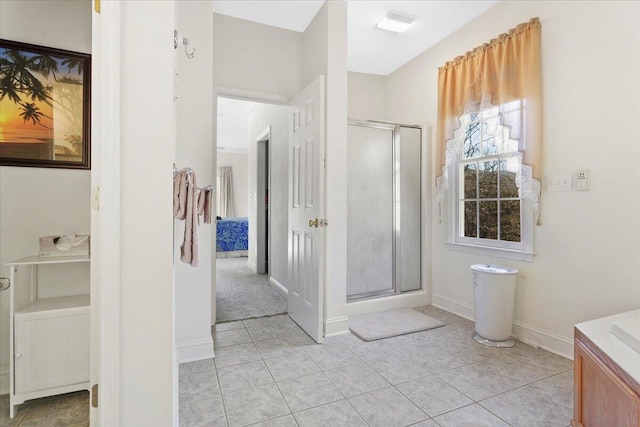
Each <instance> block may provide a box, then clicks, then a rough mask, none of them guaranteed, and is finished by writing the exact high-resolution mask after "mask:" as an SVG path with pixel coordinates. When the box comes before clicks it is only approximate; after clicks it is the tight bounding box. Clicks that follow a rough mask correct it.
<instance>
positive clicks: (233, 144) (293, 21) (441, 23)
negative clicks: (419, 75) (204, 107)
mask: <svg viewBox="0 0 640 427" xmlns="http://www.w3.org/2000/svg"><path fill="white" fill-rule="evenodd" d="M212 1H213V11H214V12H216V13H220V14H223V15H229V16H233V17H236V18H240V19H245V20H248V21H253V22H259V23H261V24H266V25H271V26H275V27H280V28H284V29H287V30H291V31H297V32H304V30H305V29H306V28H307V26H308V25H309V23H310V22H311V21H312V20H313V17H314V16H315V15H316V13H317V12H318V10H319V9H320V7H322V5H323V3H324V0H242V1H240V0H212ZM498 1H500V0H473V1H470V0H414V1H405V0H397V1H393V0H391V1H383V0H380V1H366V0H348V1H347V7H348V68H349V71H356V72H360V73H370V74H379V75H384V76H386V75H388V74H390V73H392V72H393V71H395V70H397V69H398V68H399V67H401V66H402V65H404V64H406V63H407V62H409V61H410V60H412V59H413V58H415V57H416V56H418V55H419V54H420V53H422V52H424V51H425V50H427V49H428V48H430V47H431V46H433V45H434V44H436V43H438V42H439V41H440V40H442V39H444V38H445V37H447V36H448V35H449V34H451V33H453V32H454V31H456V30H457V29H458V28H460V27H462V26H463V25H464V24H466V23H467V22H469V21H471V20H472V19H473V18H475V17H476V16H478V15H480V14H482V13H483V12H484V11H486V10H487V9H489V8H490V7H491V6H493V5H494V4H496V3H498ZM390 10H395V11H399V12H404V13H408V14H411V15H415V16H416V20H415V22H414V24H413V26H412V27H411V28H410V29H409V30H408V31H407V32H405V33H402V34H396V33H390V32H387V31H381V30H378V29H376V28H375V25H376V24H377V23H378V21H380V19H382V17H383V16H384V15H385V14H386V13H387V12H389V11H390ZM254 105H255V103H253V102H248V101H239V100H234V99H228V98H219V99H218V151H224V152H229V153H246V152H247V144H248V135H247V133H248V125H249V122H248V117H249V113H250V112H251V109H252V108H253V106H254Z"/></svg>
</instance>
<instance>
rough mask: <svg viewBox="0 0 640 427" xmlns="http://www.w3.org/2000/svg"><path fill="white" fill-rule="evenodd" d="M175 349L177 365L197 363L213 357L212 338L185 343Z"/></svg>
mask: <svg viewBox="0 0 640 427" xmlns="http://www.w3.org/2000/svg"><path fill="white" fill-rule="evenodd" d="M177 349H178V351H177V356H176V358H177V359H178V363H187V362H197V361H198V360H204V359H211V358H213V357H214V352H213V339H212V338H209V339H207V338H204V339H200V340H192V341H185V342H182V343H179V344H178V346H177Z"/></svg>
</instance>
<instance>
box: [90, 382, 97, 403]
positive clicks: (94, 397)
mask: <svg viewBox="0 0 640 427" xmlns="http://www.w3.org/2000/svg"><path fill="white" fill-rule="evenodd" d="M91 406H93V407H94V408H97V407H98V384H94V385H93V387H91Z"/></svg>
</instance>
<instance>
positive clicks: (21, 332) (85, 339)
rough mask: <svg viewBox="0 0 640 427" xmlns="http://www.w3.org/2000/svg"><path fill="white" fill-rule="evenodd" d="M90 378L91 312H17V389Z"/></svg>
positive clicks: (20, 391)
mask: <svg viewBox="0 0 640 427" xmlns="http://www.w3.org/2000/svg"><path fill="white" fill-rule="evenodd" d="M86 381H89V312H88V309H82V310H75V311H74V312H73V313H70V314H60V313H51V312H49V313H30V314H28V315H20V314H16V316H15V393H16V394H19V393H28V392H32V391H39V390H46V389H50V388H54V387H61V386H65V385H73V384H78V383H82V382H86Z"/></svg>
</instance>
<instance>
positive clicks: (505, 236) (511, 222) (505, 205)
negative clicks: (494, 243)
mask: <svg viewBox="0 0 640 427" xmlns="http://www.w3.org/2000/svg"><path fill="white" fill-rule="evenodd" d="M500 240H506V241H508V242H519V241H520V201H519V200H503V201H501V202H500Z"/></svg>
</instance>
